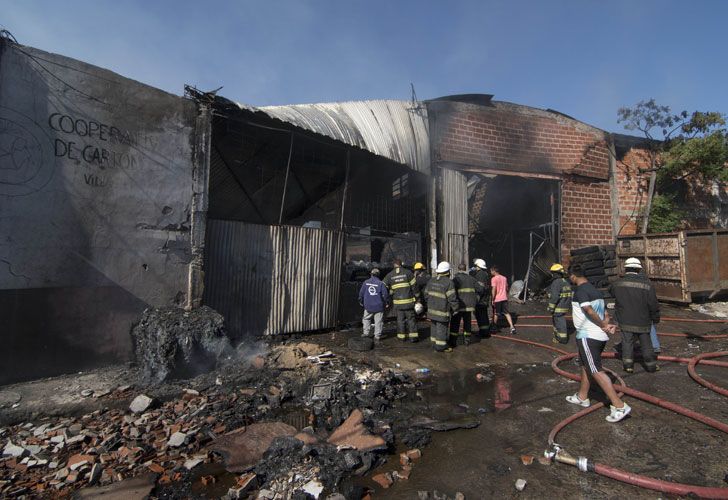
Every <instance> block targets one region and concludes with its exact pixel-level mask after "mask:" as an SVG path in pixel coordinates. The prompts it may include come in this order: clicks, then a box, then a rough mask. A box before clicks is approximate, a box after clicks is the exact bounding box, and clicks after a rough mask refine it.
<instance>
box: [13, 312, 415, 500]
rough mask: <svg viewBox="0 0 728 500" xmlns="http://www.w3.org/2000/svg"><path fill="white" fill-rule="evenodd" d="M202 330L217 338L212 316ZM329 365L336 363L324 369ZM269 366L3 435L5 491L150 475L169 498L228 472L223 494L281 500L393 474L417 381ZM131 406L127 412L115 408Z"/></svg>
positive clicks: (284, 350) (312, 360)
mask: <svg viewBox="0 0 728 500" xmlns="http://www.w3.org/2000/svg"><path fill="white" fill-rule="evenodd" d="M168 317H169V316H168ZM148 324H153V322H151V321H150V322H149V323H148ZM156 324H159V323H156ZM203 324H204V325H206V326H208V330H209V331H215V330H214V328H212V329H211V330H210V328H209V327H210V325H212V326H214V325H215V323H214V322H210V321H209V317H208V318H206V319H205V320H204V321H203ZM213 338H217V337H213ZM322 355H323V357H324V359H329V362H327V363H320V360H321V358H320V356H322ZM261 359H262V360H263V361H264V362H263V363H255V364H253V363H251V364H244V365H243V364H241V365H240V366H239V367H238V368H237V369H235V368H234V367H232V366H231V365H229V364H228V365H227V366H226V368H225V370H224V371H222V372H219V371H218V372H215V371H213V372H211V373H208V374H205V375H201V376H198V377H197V378H193V379H190V380H188V381H187V382H188V383H189V387H184V388H183V389H181V390H180V391H179V393H177V394H175V395H172V397H171V398H170V396H165V397H162V399H166V400H164V401H163V400H160V399H158V398H156V397H155V396H154V391H155V389H154V387H155V386H152V387H150V388H148V391H151V392H147V393H146V394H144V393H135V392H134V391H133V389H132V388H128V387H124V388H123V389H124V391H123V392H120V391H113V392H112V393H110V394H108V395H106V396H104V397H103V398H102V399H106V402H107V404H108V406H107V407H106V408H104V409H102V410H97V411H94V412H92V413H89V414H85V415H82V416H79V417H65V418H40V419H39V420H38V421H35V422H23V423H19V424H16V425H11V426H8V427H7V428H4V429H2V430H0V432H2V439H3V442H4V446H3V448H2V460H1V461H0V492H2V494H3V495H9V496H22V495H26V496H33V495H51V496H55V495H57V494H68V493H69V492H71V491H75V490H79V489H82V495H83V494H86V493H91V492H93V491H94V490H93V489H89V488H98V491H99V492H100V491H102V490H101V488H105V490H103V491H110V490H113V489H114V488H113V487H114V486H118V487H119V488H126V487H127V485H128V484H129V483H128V481H129V478H132V477H137V476H140V477H142V476H143V474H144V473H152V474H153V475H154V476H153V477H154V480H153V486H154V490H153V491H154V492H155V493H154V495H155V496H157V497H159V498H165V497H169V496H170V495H171V497H174V496H175V495H178V494H179V492H180V491H189V488H191V487H192V485H193V483H194V484H197V483H200V482H207V483H210V484H212V481H213V480H214V481H217V479H215V474H213V475H212V476H210V477H212V478H213V479H205V477H207V476H206V475H205V474H202V473H199V471H203V472H204V471H207V470H218V471H221V470H224V471H225V473H224V474H223V476H224V478H221V479H220V481H221V483H220V484H222V483H223V482H225V481H228V482H229V481H231V480H232V482H233V484H232V485H231V486H230V488H229V490H230V497H231V498H239V497H240V498H242V497H243V496H244V493H245V492H248V491H249V490H251V488H252V489H254V490H259V491H260V495H262V496H265V494H266V493H265V492H266V491H268V492H270V495H271V496H270V498H279V497H280V495H282V494H286V495H290V494H293V493H295V492H296V491H298V492H299V494H302V493H301V492H309V493H308V494H311V493H310V491H319V493H320V492H321V491H324V490H325V491H329V492H336V491H342V490H341V489H342V488H344V489H346V488H349V490H351V488H354V486H353V485H352V484H351V483H349V482H347V481H343V480H344V479H345V478H347V477H351V476H357V475H359V476H361V475H363V474H366V473H367V472H368V471H370V470H371V469H372V468H373V467H376V466H377V465H379V464H381V463H383V461H384V460H385V457H386V455H387V454H388V453H389V452H390V451H391V450H392V449H393V446H394V444H395V440H396V438H395V434H394V432H393V428H397V427H401V426H403V425H404V422H399V423H397V422H396V419H397V415H398V414H397V411H396V407H397V405H398V403H399V402H400V401H401V400H402V399H403V398H405V397H406V396H407V394H409V393H411V391H412V389H413V388H414V383H413V381H412V380H411V379H409V378H408V377H407V376H405V375H402V374H394V373H393V372H390V371H382V370H377V369H371V368H368V367H366V366H365V365H344V364H342V363H341V362H340V360H338V359H335V358H334V357H333V355H332V354H331V353H328V354H327V353H325V352H324V350H323V349H322V348H320V347H319V346H317V345H316V344H312V343H303V342H302V343H299V344H289V345H282V346H278V347H276V348H274V349H273V350H272V351H271V352H270V354H269V355H268V356H267V357H264V356H261ZM167 366H169V365H167ZM142 373H145V372H142ZM170 373H171V372H170ZM145 375H146V373H145ZM215 380H218V381H221V380H224V381H223V382H222V384H220V385H219V384H217V383H215ZM156 387H159V386H156ZM124 399H126V400H127V401H129V400H130V402H129V403H127V406H122V407H119V405H118V404H116V403H115V400H116V401H122V400H124ZM251 473H252V476H251ZM291 474H294V476H295V480H293V481H292V480H291V477H293V476H291ZM208 475H209V474H208ZM218 475H219V473H218ZM250 477H254V478H255V482H254V483H253V482H251V481H250ZM246 478H247V479H246ZM342 481H343V482H342ZM142 482H143V481H142ZM243 483H244V484H243ZM251 484H253V485H254V486H251ZM347 491H348V490H347ZM352 491H353V490H352ZM175 492H177V493H175ZM225 493H226V494H227V491H226V492H225ZM349 497H350V496H349V495H347V498H349Z"/></svg>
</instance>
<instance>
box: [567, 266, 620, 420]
mask: <svg viewBox="0 0 728 500" xmlns="http://www.w3.org/2000/svg"><path fill="white" fill-rule="evenodd" d="M569 279H570V280H571V282H572V283H573V284H574V285H575V286H576V288H575V289H574V297H573V298H572V302H571V315H572V318H573V319H574V326H575V327H576V346H577V347H578V349H579V358H580V359H581V383H580V385H579V392H577V393H576V394H574V395H573V396H567V397H566V400H567V401H568V402H569V403H572V404H575V405H579V406H583V407H585V408H586V407H589V406H591V401H589V387H590V386H591V379H594V381H595V382H596V383H597V384H598V385H599V387H601V388H602V390H603V391H604V394H606V395H607V397H608V398H609V401H610V402H611V403H612V404H611V406H610V412H609V415H608V416H607V422H611V423H614V422H619V421H620V420H622V419H623V418H624V417H626V416H627V415H629V412H630V411H631V410H632V408H630V406H629V405H628V404H627V403H625V402H624V401H622V400H621V399H620V398H619V396H618V395H617V391H615V390H614V385H612V380H611V379H610V378H609V376H608V375H607V374H606V372H605V371H604V369H603V368H602V351H604V347H605V346H606V345H607V340H609V335H611V334H614V332H615V329H616V327H615V326H614V325H610V324H609V315H608V314H607V310H606V307H605V305H604V296H603V295H602V292H600V291H599V290H597V289H596V288H594V286H593V285H592V284H591V283H589V280H587V279H586V277H585V276H584V271H583V269H582V268H581V266H579V265H574V266H571V268H570V269H569ZM608 334H609V335H608Z"/></svg>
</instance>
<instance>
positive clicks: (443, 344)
mask: <svg viewBox="0 0 728 500" xmlns="http://www.w3.org/2000/svg"><path fill="white" fill-rule="evenodd" d="M449 337H450V333H449V332H448V323H446V322H443V321H431V322H430V340H432V343H433V344H434V345H435V350H436V351H444V350H445V349H447V348H448V341H449Z"/></svg>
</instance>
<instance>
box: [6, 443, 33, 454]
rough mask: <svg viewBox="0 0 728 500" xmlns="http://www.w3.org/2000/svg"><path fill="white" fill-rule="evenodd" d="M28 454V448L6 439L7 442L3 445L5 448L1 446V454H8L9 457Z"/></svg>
mask: <svg viewBox="0 0 728 500" xmlns="http://www.w3.org/2000/svg"><path fill="white" fill-rule="evenodd" d="M27 454H28V450H26V449H25V448H23V447H22V446H18V445H16V444H13V442H12V441H8V443H7V444H6V445H5V448H3V456H4V457H5V456H9V457H15V458H18V457H23V456H25V455H27Z"/></svg>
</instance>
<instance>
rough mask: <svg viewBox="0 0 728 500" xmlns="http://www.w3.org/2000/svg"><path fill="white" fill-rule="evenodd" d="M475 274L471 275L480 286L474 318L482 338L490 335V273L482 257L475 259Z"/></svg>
mask: <svg viewBox="0 0 728 500" xmlns="http://www.w3.org/2000/svg"><path fill="white" fill-rule="evenodd" d="M473 264H475V274H474V275H473V277H474V278H475V280H476V281H477V282H478V284H479V285H480V286H481V287H482V290H483V291H482V292H481V293H480V294H479V296H478V303H477V304H475V320H476V321H477V322H478V331H479V332H480V336H481V337H482V338H484V339H487V338H488V337H490V329H491V326H490V320H489V319H488V307H490V273H489V272H488V270H487V268H486V266H485V261H484V260H483V259H475V260H474V261H473Z"/></svg>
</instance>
